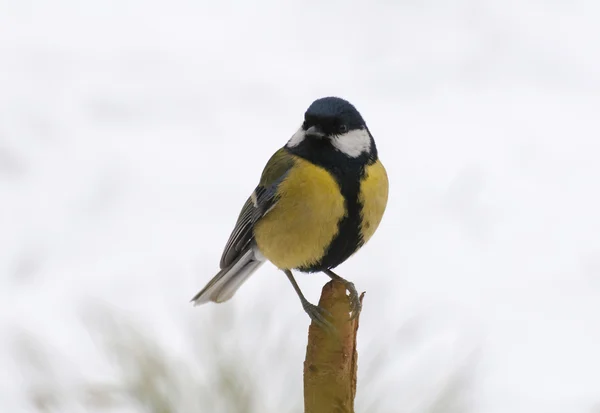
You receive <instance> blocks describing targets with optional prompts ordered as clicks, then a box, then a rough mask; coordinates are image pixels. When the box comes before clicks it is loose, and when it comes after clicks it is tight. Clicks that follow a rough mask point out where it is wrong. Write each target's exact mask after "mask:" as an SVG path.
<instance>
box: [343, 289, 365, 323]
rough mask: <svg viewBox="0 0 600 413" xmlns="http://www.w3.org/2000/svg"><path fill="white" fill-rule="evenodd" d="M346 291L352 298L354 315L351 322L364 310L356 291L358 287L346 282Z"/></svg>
mask: <svg viewBox="0 0 600 413" xmlns="http://www.w3.org/2000/svg"><path fill="white" fill-rule="evenodd" d="M346 290H348V293H349V298H350V310H351V311H352V315H351V316H350V320H354V319H355V318H356V317H358V315H359V314H360V312H361V310H362V304H361V302H360V296H359V295H358V291H356V287H355V286H354V283H352V282H350V281H348V282H346Z"/></svg>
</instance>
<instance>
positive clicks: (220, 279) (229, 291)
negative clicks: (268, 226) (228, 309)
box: [192, 246, 265, 305]
mask: <svg viewBox="0 0 600 413" xmlns="http://www.w3.org/2000/svg"><path fill="white" fill-rule="evenodd" d="M254 248H255V247H252V246H250V247H249V248H248V249H246V251H244V252H243V253H242V254H240V256H239V258H238V259H237V260H235V261H234V262H233V263H232V264H231V265H229V266H228V267H225V268H223V269H222V270H221V271H219V273H218V274H217V275H215V276H214V277H213V279H212V280H210V281H209V282H208V284H206V287H204V288H203V289H202V291H200V292H199V293H198V294H196V296H195V297H194V298H192V302H193V303H194V305H201V304H205V303H208V302H210V301H212V302H215V303H222V302H223V301H227V300H229V299H230V298H231V297H233V295H234V294H235V292H236V291H237V290H238V288H240V286H241V285H242V284H243V283H244V281H246V280H247V279H248V277H250V276H251V275H252V273H254V271H256V270H257V269H258V268H259V267H260V266H261V265H262V264H264V262H265V260H264V258H262V256H260V254H257V253H256V251H255V250H254Z"/></svg>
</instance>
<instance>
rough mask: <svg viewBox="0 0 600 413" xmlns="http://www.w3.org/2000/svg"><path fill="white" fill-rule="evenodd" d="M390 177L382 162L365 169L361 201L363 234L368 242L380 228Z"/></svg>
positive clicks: (364, 239) (361, 187) (360, 195)
mask: <svg viewBox="0 0 600 413" xmlns="http://www.w3.org/2000/svg"><path fill="white" fill-rule="evenodd" d="M388 186H389V183H388V177H387V173H386V171H385V168H384V167H383V164H382V163H381V162H380V161H377V162H375V163H374V164H372V165H369V166H367V167H366V168H365V176H364V178H363V180H362V182H361V185H360V194H359V201H360V203H361V204H362V224H361V229H360V230H361V234H362V238H363V242H365V243H366V242H367V241H368V240H369V239H370V238H371V237H372V236H373V234H374V233H375V230H376V229H377V227H378V226H379V223H380V222H381V219H382V218H383V213H384V212H385V207H386V205H387V200H388Z"/></svg>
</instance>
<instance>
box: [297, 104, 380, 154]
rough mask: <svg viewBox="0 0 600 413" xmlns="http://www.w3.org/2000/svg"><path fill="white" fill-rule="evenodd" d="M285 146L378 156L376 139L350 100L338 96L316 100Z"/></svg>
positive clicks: (314, 151)
mask: <svg viewBox="0 0 600 413" xmlns="http://www.w3.org/2000/svg"><path fill="white" fill-rule="evenodd" d="M286 147H287V148H288V149H290V150H292V151H293V152H295V151H299V152H307V153H312V154H314V155H316V152H323V151H324V152H326V151H335V152H338V153H340V154H343V155H344V156H346V157H349V158H359V157H366V158H373V157H376V156H377V152H376V151H377V150H376V148H375V142H374V140H373V137H372V136H371V133H370V132H369V130H368V128H367V125H366V123H365V121H364V120H363V118H362V116H361V115H360V113H359V112H358V110H356V108H355V107H354V106H353V105H352V104H351V103H350V102H348V101H346V100H344V99H341V98H338V97H325V98H321V99H317V100H315V101H314V102H313V103H312V104H311V105H310V106H309V108H308V109H307V110H306V112H305V113H304V122H303V123H302V126H301V127H300V129H298V131H297V132H296V133H295V134H294V135H293V136H292V138H291V139H290V140H289V141H288V143H287V145H286Z"/></svg>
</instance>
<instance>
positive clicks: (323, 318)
mask: <svg viewBox="0 0 600 413" xmlns="http://www.w3.org/2000/svg"><path fill="white" fill-rule="evenodd" d="M302 308H304V311H305V312H306V314H308V316H309V317H310V319H311V320H312V321H314V322H315V324H316V325H318V326H319V327H321V328H322V329H324V330H326V331H328V332H330V333H333V332H335V331H336V330H335V327H334V326H333V324H331V322H329V320H327V318H331V317H332V316H331V313H330V312H329V311H327V310H325V309H324V308H321V307H319V306H318V305H314V304H311V303H309V302H308V301H303V302H302Z"/></svg>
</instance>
